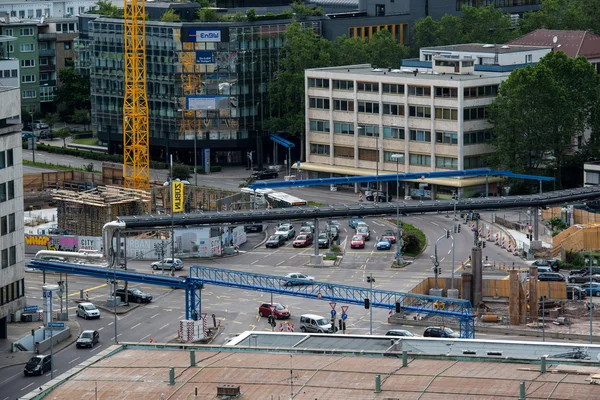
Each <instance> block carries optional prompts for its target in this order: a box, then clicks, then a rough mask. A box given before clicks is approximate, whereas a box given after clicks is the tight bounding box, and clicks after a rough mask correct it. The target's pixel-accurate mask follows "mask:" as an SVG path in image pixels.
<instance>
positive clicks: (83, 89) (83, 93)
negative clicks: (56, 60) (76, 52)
mask: <svg viewBox="0 0 600 400" xmlns="http://www.w3.org/2000/svg"><path fill="white" fill-rule="evenodd" d="M58 79H59V80H60V81H61V83H62V86H60V87H58V88H56V102H57V103H59V104H61V105H63V106H64V108H66V109H67V110H68V111H69V112H73V111H74V110H76V109H80V108H84V109H87V110H89V109H90V108H91V106H90V78H89V77H84V76H81V75H79V74H77V73H76V72H75V68H73V67H70V68H61V69H60V70H59V71H58Z"/></svg>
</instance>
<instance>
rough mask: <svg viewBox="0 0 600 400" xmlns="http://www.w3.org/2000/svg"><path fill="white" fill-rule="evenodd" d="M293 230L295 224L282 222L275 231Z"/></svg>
mask: <svg viewBox="0 0 600 400" xmlns="http://www.w3.org/2000/svg"><path fill="white" fill-rule="evenodd" d="M286 227H287V228H293V227H294V224H292V223H291V222H280V223H278V224H277V225H275V230H278V229H281V228H286Z"/></svg>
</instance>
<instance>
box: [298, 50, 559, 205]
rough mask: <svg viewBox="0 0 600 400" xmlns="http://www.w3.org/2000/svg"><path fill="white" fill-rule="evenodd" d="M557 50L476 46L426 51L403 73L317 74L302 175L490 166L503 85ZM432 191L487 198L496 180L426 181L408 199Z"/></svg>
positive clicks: (310, 86) (309, 76)
mask: <svg viewBox="0 0 600 400" xmlns="http://www.w3.org/2000/svg"><path fill="white" fill-rule="evenodd" d="M474 50H477V52H474ZM549 51H551V48H548V47H533V46H499V47H498V48H496V47H494V46H491V47H490V46H488V45H476V44H469V45H458V46H444V47H440V48H435V49H433V48H429V49H422V51H421V58H420V60H418V61H414V60H413V65H416V66H411V67H408V66H406V65H407V64H406V63H403V67H402V68H401V69H378V68H373V67H372V66H370V65H351V66H342V67H332V68H317V69H311V70H307V71H306V72H305V78H306V82H305V85H306V139H307V140H306V154H307V156H306V160H307V161H306V162H305V163H303V164H302V165H301V166H300V168H301V169H302V170H305V171H309V176H310V177H329V176H337V175H376V174H389V173H395V172H396V169H398V170H399V172H401V173H402V172H414V173H419V172H426V171H427V172H430V171H450V170H467V169H474V168H480V167H483V166H484V165H485V164H484V160H485V157H486V156H487V155H488V154H490V152H491V151H492V148H491V146H490V145H489V144H488V143H489V141H490V140H491V138H492V135H491V132H490V131H489V128H490V124H489V123H488V120H487V114H486V107H487V106H488V105H489V104H491V103H492V101H493V100H494V98H495V97H496V95H497V92H498V86H499V84H500V83H501V82H502V81H504V80H505V79H507V78H508V76H509V75H510V71H511V70H513V69H515V68H518V67H521V66H522V65H525V64H529V63H535V62H537V61H539V59H540V58H541V57H542V56H543V55H544V54H546V53H548V52H549ZM485 55H487V56H485ZM484 56H485V57H484ZM488 58H489V60H488ZM427 67H428V68H427ZM395 154H396V155H399V156H397V157H392V156H393V155H395ZM500 181H501V178H493V177H490V178H489V179H488V181H487V184H488V189H487V190H488V191H489V192H491V193H497V183H498V182H500ZM424 183H425V184H428V187H427V188H426V189H427V190H426V191H425V197H432V198H447V197H449V196H451V193H452V191H457V193H458V194H459V195H460V196H461V197H469V196H473V195H475V194H477V193H482V194H485V192H486V178H485V177H477V178H464V179H459V178H443V179H442V178H435V179H434V178H432V179H416V180H414V181H413V182H405V183H404V185H403V186H404V190H402V187H401V193H402V194H404V195H416V194H418V193H419V187H420V186H419V185H422V184H424ZM421 187H422V186H421ZM388 188H395V182H390V183H389V185H388ZM359 189H361V188H360V187H359V186H358V185H357V186H355V190H359ZM394 192H395V190H393V191H392V193H394Z"/></svg>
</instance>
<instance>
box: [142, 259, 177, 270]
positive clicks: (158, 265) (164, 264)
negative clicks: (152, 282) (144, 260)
mask: <svg viewBox="0 0 600 400" xmlns="http://www.w3.org/2000/svg"><path fill="white" fill-rule="evenodd" d="M150 266H151V267H152V269H153V270H157V269H171V268H173V269H175V270H177V271H179V270H181V269H183V261H181V260H180V259H179V258H175V262H173V259H172V258H164V259H162V260H160V261H156V262H153V263H152V264H150Z"/></svg>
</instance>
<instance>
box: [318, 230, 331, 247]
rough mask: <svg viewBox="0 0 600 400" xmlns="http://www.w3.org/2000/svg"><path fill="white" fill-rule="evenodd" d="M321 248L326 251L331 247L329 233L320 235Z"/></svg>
mask: <svg viewBox="0 0 600 400" xmlns="http://www.w3.org/2000/svg"><path fill="white" fill-rule="evenodd" d="M318 241H319V248H320V249H326V248H328V247H329V235H328V234H327V232H321V233H319V239H318Z"/></svg>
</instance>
